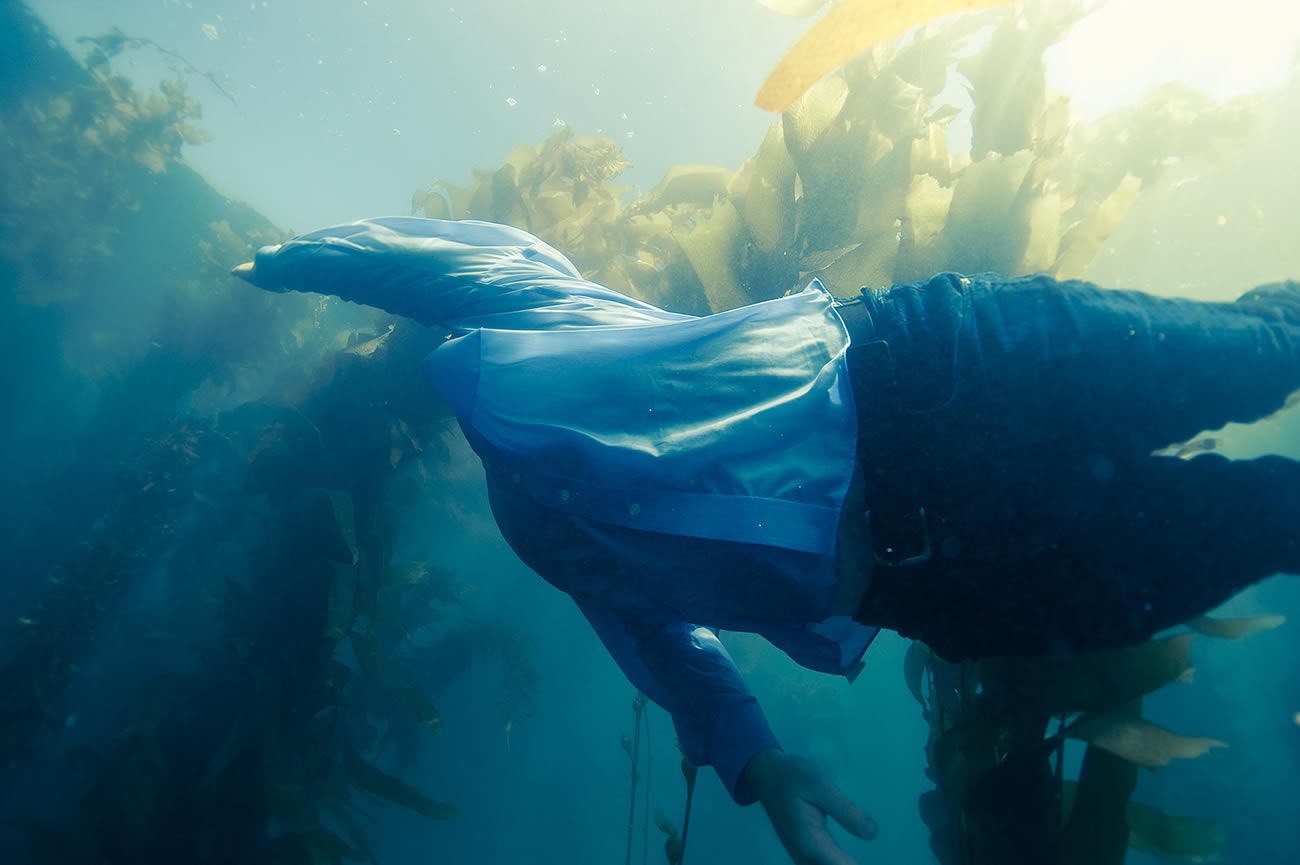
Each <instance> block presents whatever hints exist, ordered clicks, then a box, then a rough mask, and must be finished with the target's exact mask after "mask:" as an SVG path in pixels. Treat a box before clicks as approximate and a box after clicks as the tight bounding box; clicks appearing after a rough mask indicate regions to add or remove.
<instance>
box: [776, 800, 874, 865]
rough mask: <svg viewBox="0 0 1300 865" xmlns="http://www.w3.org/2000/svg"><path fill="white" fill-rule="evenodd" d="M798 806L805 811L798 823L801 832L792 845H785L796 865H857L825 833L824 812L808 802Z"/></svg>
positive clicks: (827, 833)
mask: <svg viewBox="0 0 1300 865" xmlns="http://www.w3.org/2000/svg"><path fill="white" fill-rule="evenodd" d="M800 804H801V805H802V807H803V808H804V809H806V811H805V813H804V814H803V815H802V816H803V819H802V820H801V821H800V823H801V826H800V829H801V831H800V832H798V834H797V839H796V840H795V841H794V843H792V844H787V845H786V848H787V850H788V852H789V853H790V856H791V858H792V859H793V860H794V861H795V863H796V865H858V863H857V861H856V860H855V859H853V857H851V856H850V855H849V854H848V853H845V852H844V851H843V850H842V849H841V848H840V846H839V845H838V844H836V843H835V839H834V838H832V837H831V833H830V832H829V831H827V829H826V814H825V812H824V811H823V810H822V809H821V808H820V807H818V806H817V805H814V804H813V803H811V802H808V801H804V802H801V803H800Z"/></svg>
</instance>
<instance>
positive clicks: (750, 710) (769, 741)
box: [709, 697, 781, 805]
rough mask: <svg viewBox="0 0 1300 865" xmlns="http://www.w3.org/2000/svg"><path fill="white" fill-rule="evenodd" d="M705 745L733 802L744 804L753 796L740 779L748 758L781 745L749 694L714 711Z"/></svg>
mask: <svg viewBox="0 0 1300 865" xmlns="http://www.w3.org/2000/svg"><path fill="white" fill-rule="evenodd" d="M709 746H710V747H709V762H710V763H712V764H713V768H714V770H716V771H717V773H718V777H719V778H720V779H721V780H722V784H723V786H725V787H726V788H727V792H728V793H730V794H731V798H732V799H734V800H735V801H736V804H737V805H748V804H750V803H751V802H753V801H755V799H756V798H757V797H756V796H755V795H754V791H753V790H751V789H750V788H749V785H748V784H742V783H741V780H740V773H741V772H742V771H744V768H745V767H746V766H748V765H749V761H750V760H752V759H754V755H755V754H758V753H759V752H760V751H766V750H767V749H768V748H778V749H779V748H780V747H781V745H780V743H779V742H777V740H776V736H775V735H774V734H773V733H772V728H771V727H769V726H768V725H767V718H765V717H764V716H763V710H762V708H760V707H759V705H758V701H757V700H755V699H754V698H752V697H751V698H749V699H748V700H745V701H743V702H740V703H736V704H734V705H731V706H727V707H726V708H724V709H721V710H720V711H718V713H717V714H716V715H715V716H714V717H713V723H712V724H711V726H710V731H709Z"/></svg>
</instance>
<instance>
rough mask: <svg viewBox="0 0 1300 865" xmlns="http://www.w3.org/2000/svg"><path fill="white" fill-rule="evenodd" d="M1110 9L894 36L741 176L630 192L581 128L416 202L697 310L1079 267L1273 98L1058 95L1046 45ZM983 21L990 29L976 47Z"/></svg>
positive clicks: (968, 19)
mask: <svg viewBox="0 0 1300 865" xmlns="http://www.w3.org/2000/svg"><path fill="white" fill-rule="evenodd" d="M851 5H853V4H849V3H841V4H839V5H837V6H836V7H834V8H833V9H832V10H831V12H830V13H828V16H827V17H828V18H829V17H830V16H831V15H836V14H847V12H842V11H841V10H846V9H847V7H850V6H851ZM859 5H860V4H859ZM913 5H915V4H913ZM1093 5H1094V4H1092V3H1089V2H1084V0H1069V2H1062V3H1050V4H1049V3H1043V2H1027V3H1024V4H1017V5H1016V6H1014V7H1009V8H1006V9H990V10H987V11H986V12H982V13H980V14H979V15H974V16H958V17H956V18H953V19H947V20H944V21H940V22H935V23H933V24H931V25H929V26H927V28H925V29H924V30H922V31H918V32H917V33H915V34H913V35H912V37H911V38H909V39H906V40H897V39H896V40H892V41H886V42H882V43H879V44H875V45H874V46H873V47H871V48H870V50H868V51H866V52H864V53H861V54H859V55H858V56H854V57H853V58H852V59H850V60H848V62H846V63H845V64H844V65H843V66H842V67H841V68H840V69H838V70H836V71H835V72H833V73H831V74H830V75H828V76H826V77H824V78H822V79H821V80H819V81H817V83H816V84H814V85H813V86H811V87H810V88H808V89H807V90H806V92H804V93H803V94H802V95H800V96H799V97H798V98H797V99H795V100H794V101H793V102H792V103H791V104H790V105H789V107H788V108H787V109H786V110H785V111H784V113H783V114H782V117H781V119H780V121H779V123H777V124H775V125H773V126H772V127H771V129H770V130H769V131H768V132H767V134H766V135H765V136H764V139H763V141H762V143H761V145H760V146H759V148H758V151H757V153H756V154H755V155H754V157H753V158H752V159H750V160H749V161H747V162H746V163H745V164H743V165H741V166H740V167H739V168H738V169H736V170H735V171H734V172H731V171H728V170H727V169H726V168H724V167H720V166H703V165H685V166H676V167H673V168H670V169H669V170H668V171H667V173H666V174H665V177H664V179H663V181H662V182H661V183H659V184H658V185H657V186H656V187H655V188H654V189H653V190H652V191H651V192H650V193H649V194H647V195H646V196H645V197H644V198H642V199H641V200H638V201H626V198H625V196H626V190H624V189H622V188H620V187H617V186H615V185H614V184H613V183H611V182H610V181H612V180H613V179H614V178H615V177H616V176H617V174H618V172H619V171H621V170H622V168H623V167H625V166H626V160H624V159H623V158H622V157H621V155H620V154H619V153H618V149H617V146H616V144H615V143H614V142H613V141H612V140H611V139H601V138H587V139H582V138H574V137H573V133H572V131H571V130H569V129H567V128H565V129H563V130H560V131H558V132H557V133H555V134H554V135H552V136H551V137H550V138H549V139H547V140H546V141H544V142H542V143H541V144H540V145H539V146H537V147H535V148H534V147H532V146H530V145H521V146H520V147H519V148H516V150H515V151H514V152H513V153H512V154H511V155H510V156H509V158H508V159H507V162H506V164H505V165H503V166H502V167H501V168H500V169H498V170H497V171H495V172H492V171H476V172H474V173H473V175H472V177H471V185H470V188H469V189H468V190H462V191H458V188H457V187H455V186H454V185H453V184H449V183H447V182H445V181H438V182H435V183H433V184H432V185H430V186H429V187H427V188H426V189H423V190H419V191H417V192H416V193H415V195H414V197H413V203H414V206H415V210H416V212H423V213H425V214H426V215H429V216H451V217H452V218H464V217H467V216H468V217H476V218H488V216H489V215H490V214H497V215H498V216H504V217H506V220H505V221H508V222H510V223H511V224H514V225H517V226H519V227H522V228H526V229H528V230H530V231H533V232H534V233H536V234H538V236H540V237H541V238H542V239H543V240H545V241H547V242H548V243H551V244H552V245H555V246H556V247H557V248H559V249H561V250H562V251H564V252H565V253H566V254H568V255H569V256H570V257H571V258H572V259H573V260H574V262H575V264H576V265H577V266H578V268H579V269H580V270H581V271H582V272H583V274H584V275H585V276H587V277H588V278H590V279H592V280H594V281H596V282H599V283H601V284H604V285H608V286H610V287H612V288H615V289H618V290H620V291H623V292H626V293H628V294H631V295H633V296H635V297H638V298H641V299H644V300H648V301H650V302H652V303H655V304H658V305H660V306H664V307H666V308H670V309H673V310H676V311H681V312H688V313H703V312H718V311H721V310H723V309H727V308H731V307H734V306H739V305H742V304H744V303H751V302H754V301H760V300H767V299H770V298H773V297H779V296H780V295H782V294H785V293H786V292H788V291H791V290H798V289H800V288H802V287H804V286H805V285H807V283H808V282H809V281H810V280H811V279H812V278H813V277H818V278H820V279H821V280H822V281H823V283H824V284H825V285H826V286H827V287H828V288H829V289H830V290H831V291H832V292H833V293H836V294H840V295H847V294H852V293H853V292H856V291H857V290H859V289H860V288H862V287H863V286H867V285H871V286H888V285H893V284H899V283H906V282H910V281H912V280H916V279H922V278H926V277H928V276H930V275H932V274H934V273H936V272H938V271H943V270H955V271H960V272H977V271H993V272H998V273H1002V274H1005V275H1019V274H1024V273H1033V272H1045V273H1049V274H1051V275H1053V276H1056V277H1059V278H1073V277H1078V276H1081V275H1082V274H1083V272H1084V270H1085V268H1086V267H1087V265H1088V263H1089V262H1090V261H1091V260H1092V259H1093V258H1094V257H1095V256H1096V255H1097V253H1098V252H1099V251H1100V249H1101V247H1102V245H1103V244H1104V243H1105V242H1106V240H1107V239H1108V238H1109V237H1110V235H1111V234H1112V233H1113V232H1114V231H1115V230H1116V228H1118V227H1119V225H1120V224H1121V223H1122V222H1123V220H1124V218H1125V217H1126V216H1127V214H1128V212H1129V210H1130V209H1131V208H1132V206H1133V204H1134V202H1135V201H1136V200H1137V196H1138V195H1139V194H1140V193H1141V190H1142V189H1143V188H1144V185H1148V184H1150V183H1152V182H1154V181H1155V180H1156V179H1157V178H1158V177H1159V175H1160V173H1161V172H1162V171H1163V170H1164V169H1165V168H1166V167H1167V166H1168V165H1169V164H1171V162H1172V161H1173V160H1176V159H1179V158H1184V157H1187V156H1191V155H1194V154H1196V153H1201V152H1206V151H1208V150H1211V149H1212V148H1213V147H1214V146H1215V145H1216V144H1217V143H1218V142H1219V141H1222V140H1226V139H1227V138H1229V137H1230V136H1232V135H1234V134H1240V133H1241V132H1243V131H1244V130H1245V129H1247V128H1248V127H1249V125H1250V123H1251V122H1252V118H1254V117H1255V115H1256V114H1257V111H1258V109H1257V106H1255V105H1254V104H1253V103H1252V102H1251V100H1249V99H1241V100H1238V101H1236V102H1232V103H1228V104H1224V105H1220V104H1217V103H1213V102H1211V101H1209V100H1208V99H1206V98H1204V97H1202V96H1199V95H1198V94H1195V93H1194V92H1192V91H1190V90H1188V89H1187V88H1184V87H1181V86H1178V85H1167V86H1165V87H1162V88H1160V89H1159V90H1157V91H1156V92H1154V93H1153V94H1151V95H1150V97H1149V98H1148V99H1146V100H1145V101H1143V102H1141V103H1139V104H1137V105H1135V106H1132V107H1130V108H1126V109H1122V110H1120V111H1117V112H1115V113H1114V114H1113V115H1109V116H1107V117H1104V118H1101V119H1100V120H1098V121H1096V122H1093V123H1084V122H1082V121H1080V120H1079V119H1078V118H1076V117H1074V116H1073V115H1072V113H1071V108H1070V103H1069V99H1068V97H1066V96H1065V95H1063V94H1057V93H1050V92H1048V90H1047V87H1046V84H1045V81H1046V78H1045V76H1046V72H1045V64H1044V61H1043V53H1044V52H1045V51H1046V50H1047V49H1048V48H1049V47H1051V46H1052V45H1053V44H1055V43H1056V42H1058V41H1060V39H1062V38H1063V37H1064V36H1065V35H1066V34H1067V33H1068V31H1069V29H1070V27H1071V26H1072V25H1073V24H1074V23H1075V22H1076V21H1077V20H1078V19H1079V18H1080V17H1082V16H1083V15H1085V14H1087V13H1088V11H1090V10H1091V9H1092V8H1093ZM908 14H912V13H908ZM981 28H985V29H988V30H989V31H990V37H989V41H988V43H987V44H986V45H984V46H983V47H982V48H981V49H980V50H978V51H976V52H974V53H972V52H971V51H970V50H969V49H968V45H969V43H970V41H971V38H972V36H973V35H975V33H976V32H977V31H978V30H980V29H981ZM954 64H956V65H957V68H958V70H959V74H960V75H961V76H962V77H964V78H965V79H966V81H967V83H968V87H969V90H970V94H971V98H972V101H973V103H974V108H973V111H972V113H971V114H970V123H971V128H972V139H971V145H970V149H969V150H968V151H966V152H954V150H953V149H952V147H951V144H950V138H949V127H950V125H951V124H952V123H953V122H954V118H955V117H957V116H958V115H960V114H961V112H960V111H959V110H958V109H957V108H956V107H955V106H952V105H947V104H944V103H941V102H940V101H939V99H940V96H941V94H942V92H943V91H944V87H945V84H946V82H947V76H948V70H949V68H950V67H951V66H953V65H954ZM593 166H594V167H593ZM507 169H509V171H507ZM501 172H507V174H509V175H510V177H513V178H514V179H513V180H510V181H509V182H506V181H504V180H500V177H501Z"/></svg>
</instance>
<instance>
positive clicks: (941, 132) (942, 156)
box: [909, 105, 957, 186]
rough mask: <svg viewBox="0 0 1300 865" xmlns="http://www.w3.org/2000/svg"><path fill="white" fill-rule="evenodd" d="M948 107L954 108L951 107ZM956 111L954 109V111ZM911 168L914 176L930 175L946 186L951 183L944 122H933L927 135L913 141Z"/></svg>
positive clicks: (929, 125)
mask: <svg viewBox="0 0 1300 865" xmlns="http://www.w3.org/2000/svg"><path fill="white" fill-rule="evenodd" d="M948 107H949V108H953V106H951V105H950V106H948ZM956 110H957V109H956V108H953V111H956ZM909 167H910V169H911V171H912V173H913V174H928V175H930V176H931V177H933V178H934V179H935V180H937V181H938V182H939V183H940V184H942V185H944V186H947V185H948V184H949V183H951V181H952V164H951V161H950V160H949V158H948V133H947V131H946V129H945V127H944V124H943V122H935V121H933V120H931V121H930V122H929V123H927V125H926V134H925V135H923V136H922V137H920V138H916V139H913V140H912V161H911V165H910V166H909ZM914 179H915V178H914Z"/></svg>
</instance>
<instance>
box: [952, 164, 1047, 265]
mask: <svg viewBox="0 0 1300 865" xmlns="http://www.w3.org/2000/svg"><path fill="white" fill-rule="evenodd" d="M1033 163H1034V154H1033V153H1032V152H1031V151H1029V150H1022V151H1020V152H1018V153H1014V154H1012V155H1010V156H1005V157H1004V156H1002V155H1001V154H996V153H995V154H991V155H989V156H988V157H987V158H985V159H982V160H980V161H978V162H975V163H972V164H971V166H970V167H969V168H967V169H966V170H965V171H964V172H962V175H961V179H960V180H958V181H957V186H956V188H955V189H954V190H953V195H952V204H951V206H950V207H949V209H948V220H947V223H946V224H945V226H944V238H945V239H946V240H947V242H948V248H949V254H950V256H951V258H950V260H949V263H948V266H949V268H951V269H952V270H956V271H960V272H962V273H984V272H987V271H993V272H996V273H1006V274H1012V273H1014V272H1015V270H1016V268H1017V266H1018V265H1019V264H1020V260H1021V258H1022V257H1023V256H1024V253H1025V248H1026V247H1027V246H1028V243H1029V205H1030V202H1031V200H1032V196H1031V182H1030V168H1031V167H1032V166H1033Z"/></svg>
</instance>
